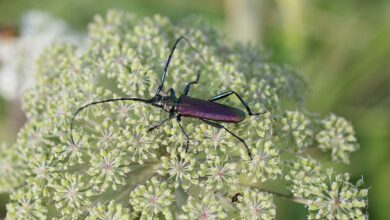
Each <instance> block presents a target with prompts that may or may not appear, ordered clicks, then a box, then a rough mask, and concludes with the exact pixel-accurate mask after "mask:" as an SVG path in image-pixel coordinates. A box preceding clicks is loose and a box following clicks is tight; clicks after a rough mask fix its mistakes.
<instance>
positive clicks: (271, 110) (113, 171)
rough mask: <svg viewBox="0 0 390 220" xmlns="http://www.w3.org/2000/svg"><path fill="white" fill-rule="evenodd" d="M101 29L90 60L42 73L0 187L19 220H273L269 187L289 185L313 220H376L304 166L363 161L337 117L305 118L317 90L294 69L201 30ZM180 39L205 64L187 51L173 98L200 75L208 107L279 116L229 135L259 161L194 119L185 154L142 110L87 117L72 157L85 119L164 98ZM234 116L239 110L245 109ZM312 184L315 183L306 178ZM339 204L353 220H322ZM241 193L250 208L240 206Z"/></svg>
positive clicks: (67, 53) (94, 34) (85, 55)
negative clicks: (316, 151)
mask: <svg viewBox="0 0 390 220" xmlns="http://www.w3.org/2000/svg"><path fill="white" fill-rule="evenodd" d="M89 30H90V31H89V38H90V44H89V47H88V48H87V49H86V50H78V49H77V48H75V47H73V46H71V45H53V46H52V47H51V48H48V49H47V50H46V51H45V53H44V54H42V56H41V57H40V59H39V60H38V62H37V69H38V70H37V85H36V86H35V88H33V89H31V90H30V91H29V92H28V93H27V94H26V95H25V99H24V109H25V111H26V114H27V115H28V118H29V121H28V123H27V125H26V126H25V127H24V128H23V129H22V130H21V131H20V133H19V137H18V141H17V143H16V147H15V148H12V149H11V148H9V149H10V150H9V151H1V152H0V162H1V164H2V166H1V167H0V168H1V169H4V170H7V169H8V171H7V172H8V173H10V175H7V176H0V181H1V182H5V183H7V184H6V185H5V186H7V187H4V189H2V191H8V192H11V193H12V196H11V202H10V203H9V204H8V206H7V207H8V215H7V217H8V219H20V218H25V217H26V216H28V215H30V216H34V217H35V218H53V217H56V218H69V216H71V217H72V218H86V217H88V218H91V219H99V218H102V216H110V217H113V218H114V217H116V218H141V219H150V218H166V219H176V218H179V217H180V218H182V219H192V218H196V217H197V218H206V217H207V218H208V219H218V218H237V219H238V218H247V219H251V218H256V219H270V218H274V217H275V213H276V212H277V210H276V207H275V205H274V204H273V201H272V200H273V195H272V194H275V195H278V194H277V193H273V192H272V191H270V190H267V191H265V190H262V189H261V188H260V189H259V187H261V185H262V184H263V183H265V182H268V181H271V180H279V181H284V182H285V183H286V185H287V187H288V189H290V191H291V192H292V194H293V196H291V197H290V199H291V200H292V201H299V202H301V203H303V204H304V205H306V207H308V209H309V211H310V214H309V218H312V217H313V216H314V217H315V218H316V217H317V216H319V217H328V218H329V217H330V218H339V219H343V218H344V217H345V215H343V214H340V213H344V212H349V211H352V212H353V213H354V214H353V215H354V216H353V217H356V218H367V215H366V213H365V209H366V208H367V202H366V197H367V190H365V189H358V188H360V187H361V185H360V184H358V185H357V186H354V185H352V184H350V183H349V182H348V181H349V178H347V176H346V175H344V176H340V175H336V177H335V180H334V178H333V177H332V176H333V174H332V175H331V174H329V181H331V185H330V186H331V187H330V188H329V187H327V186H328V185H326V183H324V181H325V177H327V176H328V175H327V172H326V171H325V170H324V169H323V168H322V167H321V166H320V165H319V164H317V162H316V161H314V159H310V160H308V159H304V158H303V156H305V155H307V154H308V151H306V149H308V148H316V147H318V148H320V149H323V150H327V151H331V152H332V154H331V155H332V159H333V160H336V161H341V162H348V156H349V153H351V152H352V151H353V150H356V149H355V148H353V150H350V148H348V146H350V144H352V145H353V146H356V145H355V139H353V137H354V136H353V135H354V133H353V130H352V128H351V126H350V125H349V123H344V121H345V120H344V119H342V118H340V117H336V116H333V115H331V116H330V117H329V118H326V119H324V120H322V121H321V120H319V119H318V117H317V116H315V115H314V114H312V113H307V112H306V110H305V109H304V108H303V107H302V101H303V97H304V92H305V91H304V90H305V83H304V81H303V80H302V78H301V77H299V75H298V74H297V73H296V72H295V71H294V70H293V69H292V68H290V67H286V66H278V65H275V64H270V63H268V61H267V60H266V59H265V58H264V57H263V56H262V52H261V50H259V49H258V48H256V47H253V46H243V45H239V44H233V45H232V43H230V42H228V41H226V39H224V38H223V37H222V36H221V35H220V34H219V33H218V32H216V31H215V30H214V29H212V28H211V27H209V26H208V25H207V24H206V23H205V22H203V21H201V20H199V19H194V18H190V19H188V20H183V21H182V22H180V23H178V24H172V22H171V21H170V20H168V19H167V18H165V17H161V16H154V17H152V18H144V19H138V18H135V17H134V16H132V15H129V14H126V13H123V12H119V11H110V12H109V13H108V15H107V17H106V18H103V17H99V16H98V17H96V19H95V22H94V23H92V24H91V25H90V26H89ZM180 35H186V36H187V37H188V38H189V39H190V41H191V42H192V44H193V45H194V47H195V48H196V50H197V51H199V52H200V53H201V54H202V56H203V57H204V58H205V61H203V60H202V59H201V57H200V56H199V54H197V53H196V52H194V51H193V50H192V49H191V48H190V47H188V46H186V45H185V44H184V43H183V44H180V45H179V46H178V49H177V51H176V52H175V55H174V59H173V61H172V64H171V66H170V70H169V74H168V76H167V80H166V84H165V86H166V88H165V91H167V89H168V88H169V87H172V88H174V89H175V90H176V91H179V92H180V91H183V89H184V86H185V84H186V82H189V81H191V80H193V79H194V78H195V76H196V72H198V71H200V72H201V78H200V82H199V83H198V84H196V85H194V86H193V88H192V90H191V93H193V94H194V96H196V97H200V98H204V99H208V98H210V97H211V96H212V95H214V94H218V93H221V92H224V91H227V90H234V91H236V92H238V93H240V94H242V96H243V97H244V99H245V100H247V102H248V103H249V104H250V106H251V108H252V109H253V111H254V112H263V111H265V110H267V112H266V113H265V114H262V115H259V116H253V117H247V118H246V119H245V120H244V121H243V122H241V123H239V124H228V125H226V126H227V127H228V128H229V129H231V130H232V131H234V133H236V134H237V135H238V136H240V137H242V138H243V139H244V140H245V141H246V143H247V144H248V146H249V147H250V149H251V152H252V154H253V160H250V159H249V156H248V154H247V152H246V150H245V148H244V146H243V145H242V143H241V142H239V141H238V140H237V139H235V138H234V137H233V136H231V135H228V134H226V132H223V131H220V130H218V129H216V128H214V127H211V126H208V125H205V124H202V123H201V122H200V121H199V120H195V119H184V120H183V126H184V128H185V130H186V131H187V132H188V134H190V137H191V141H190V152H189V153H185V152H184V147H185V144H186V139H185V136H184V135H183V134H182V132H181V130H180V127H179V125H178V124H177V123H176V122H175V121H172V122H169V123H166V124H164V126H163V127H162V128H159V129H157V130H156V131H154V132H153V133H147V132H146V131H147V129H148V128H150V127H151V126H153V125H155V124H157V123H158V122H159V121H161V120H162V119H164V118H166V117H167V114H166V113H163V112H161V110H159V109H157V108H154V107H152V106H147V105H145V104H140V103H133V102H120V103H119V102H116V103H109V104H103V105H98V106H93V107H90V108H87V109H86V110H85V111H83V112H82V113H81V114H79V115H78V116H77V117H76V121H77V123H76V126H75V128H76V129H75V131H74V136H75V139H76V145H73V144H72V143H71V142H70V138H69V135H70V133H69V130H70V119H71V117H72V115H73V113H74V112H75V111H76V109H77V108H79V107H80V106H82V105H84V104H87V103H89V102H91V101H95V100H103V99H106V98H113V97H145V96H146V97H150V96H151V95H153V94H154V92H155V91H156V89H157V86H158V82H159V78H160V77H161V72H162V66H163V65H164V62H165V60H166V59H167V56H168V54H169V52H170V46H171V45H172V42H173V41H174V40H175V39H176V38H177V37H178V36H180ZM248 60H249V61H251V62H248ZM195 94H196V95H195ZM283 100H290V102H291V103H290V104H289V105H288V106H293V107H292V108H294V109H296V110H294V111H292V110H291V109H288V108H287V107H286V105H285V104H284V102H283ZM226 103H227V104H229V105H233V106H239V105H240V102H239V101H238V100H236V99H235V98H232V99H229V100H227V102H226ZM329 125H330V126H329ZM332 129H334V130H332ZM334 138H337V141H336V142H335V141H332V140H333V139H334ZM329 143H330V144H329ZM324 146H326V147H324ZM286 155H287V156H289V157H288V160H287V159H285V158H286V157H285V156H286ZM10 157H15V159H12V160H10V159H8V158H10ZM179 158H180V159H179ZM312 160H313V161H314V162H312ZM3 164H4V165H3ZM313 164H314V165H313ZM9 167H12V168H13V171H14V172H9ZM302 171H307V173H314V174H316V175H310V176H307V177H306V176H305V175H306V172H304V173H301V172H302ZM1 173H2V172H1ZM297 173H298V174H299V175H296V174H297ZM284 176H287V177H286V178H283V177H284ZM302 176H303V177H306V178H302ZM312 178H314V179H312ZM12 181H13V182H12ZM324 184H325V185H324ZM334 184H336V185H335V186H334ZM345 186H348V187H345ZM299 187H303V188H299ZM338 189H340V190H338ZM336 191H337V192H339V193H340V195H339V196H338V197H337V198H338V199H345V200H343V201H342V202H341V203H340V204H342V205H339V200H337V205H338V206H337V207H336V208H338V207H340V209H337V210H341V211H340V212H336V213H334V212H325V213H324V212H323V209H321V208H322V207H329V210H334V207H333V208H332V206H331V205H329V204H332V201H333V202H334V201H335V200H334V199H335V196H334V195H336V196H337V195H338V194H337V193H335V192H336ZM238 192H241V194H242V197H239V199H238V200H239V201H238V203H232V202H231V198H232V196H233V195H235V194H236V193H238ZM328 192H331V193H330V194H328ZM323 194H324V195H330V197H326V198H325V197H323V196H322V195H323ZM344 201H345V205H344ZM52 204H54V206H53V205H52ZM327 205H328V206H327ZM318 207H320V208H318ZM248 213H252V214H251V215H248Z"/></svg>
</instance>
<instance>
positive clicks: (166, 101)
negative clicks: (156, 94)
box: [159, 96, 178, 112]
mask: <svg viewBox="0 0 390 220" xmlns="http://www.w3.org/2000/svg"><path fill="white" fill-rule="evenodd" d="M177 103H178V100H177V98H175V97H172V96H163V97H162V99H161V101H160V103H159V104H160V106H161V108H162V109H164V111H166V112H171V111H172V110H174V109H175V107H176V105H177Z"/></svg>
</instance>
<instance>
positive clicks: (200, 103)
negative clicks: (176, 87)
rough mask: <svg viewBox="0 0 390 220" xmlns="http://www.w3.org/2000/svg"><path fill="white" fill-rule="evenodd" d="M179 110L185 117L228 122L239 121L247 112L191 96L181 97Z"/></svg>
mask: <svg viewBox="0 0 390 220" xmlns="http://www.w3.org/2000/svg"><path fill="white" fill-rule="evenodd" d="M177 112H178V113H179V114H180V115H183V116H184V117H193V118H201V119H208V120H213V121H221V122H228V123H238V122H240V121H242V120H244V118H245V112H243V111H241V110H240V109H238V108H234V107H230V106H226V105H222V104H219V103H216V102H210V101H206V100H202V99H197V98H192V97H189V96H181V97H180V99H179V104H178V107H177Z"/></svg>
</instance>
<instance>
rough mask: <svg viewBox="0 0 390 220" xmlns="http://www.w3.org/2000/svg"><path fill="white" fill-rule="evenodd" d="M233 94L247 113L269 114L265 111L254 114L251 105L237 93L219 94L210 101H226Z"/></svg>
mask: <svg viewBox="0 0 390 220" xmlns="http://www.w3.org/2000/svg"><path fill="white" fill-rule="evenodd" d="M232 94H234V95H236V96H237V98H238V99H239V100H240V102H241V103H242V105H243V106H245V108H246V111H247V112H248V114H249V115H261V114H264V113H266V112H267V111H264V112H260V113H252V110H251V108H250V107H249V105H248V104H247V103H246V102H245V101H244V99H242V98H241V96H240V95H239V94H238V93H237V92H235V91H228V92H224V93H221V94H219V95H216V96H214V97H212V98H211V99H209V101H211V102H215V101H217V100H220V99H224V98H226V97H228V96H230V95H232Z"/></svg>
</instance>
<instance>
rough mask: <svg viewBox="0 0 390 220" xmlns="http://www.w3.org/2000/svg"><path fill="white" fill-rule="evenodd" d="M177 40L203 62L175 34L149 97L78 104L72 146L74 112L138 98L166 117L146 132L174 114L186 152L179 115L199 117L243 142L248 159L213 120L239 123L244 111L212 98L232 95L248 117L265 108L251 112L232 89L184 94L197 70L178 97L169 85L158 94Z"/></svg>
mask: <svg viewBox="0 0 390 220" xmlns="http://www.w3.org/2000/svg"><path fill="white" fill-rule="evenodd" d="M181 40H184V41H185V42H187V44H188V45H189V46H190V47H191V49H192V50H194V51H196V52H197V53H198V54H199V55H200V57H201V59H202V60H203V61H205V59H204V58H203V57H202V56H201V54H200V53H199V52H198V51H197V50H196V49H195V48H194V47H193V46H192V45H191V43H190V41H189V40H188V39H187V38H186V37H184V36H181V37H179V38H178V39H177V40H176V42H175V44H174V45H173V47H172V50H171V53H170V54H169V57H168V60H167V62H166V64H165V67H164V72H163V75H162V78H161V83H160V85H159V87H158V88H157V92H156V94H155V95H154V96H153V97H152V98H150V99H142V98H128V97H124V98H115V99H106V100H102V101H95V102H91V103H89V104H86V105H84V106H82V107H80V108H79V109H77V110H76V112H75V113H74V114H73V116H72V120H71V123H70V138H71V142H72V144H73V145H74V146H76V144H75V142H74V139H73V124H74V119H75V117H76V116H77V114H79V113H80V112H81V111H82V110H83V109H85V108H87V107H89V106H92V105H97V104H102V103H107V102H116V101H138V102H144V103H146V104H149V105H153V106H156V107H158V108H161V109H163V110H164V111H166V112H168V113H169V117H168V118H166V119H164V120H162V121H161V122H160V123H158V124H157V125H154V126H153V127H151V128H149V129H148V132H151V131H153V130H154V129H156V128H158V127H160V126H161V125H162V124H164V123H165V122H167V121H169V120H171V119H173V118H174V117H175V116H176V120H177V122H178V124H179V126H180V129H181V131H182V132H183V134H184V135H185V137H186V139H187V143H186V149H185V152H186V153H187V152H188V149H189V143H190V139H189V137H188V135H187V133H186V131H185V130H184V128H183V126H182V124H181V118H182V117H191V118H199V119H200V120H202V121H203V122H205V123H206V124H208V125H211V126H213V127H216V128H218V129H224V130H225V131H227V132H229V133H230V134H231V135H233V136H234V137H235V138H237V139H238V140H239V141H241V142H242V143H243V144H244V146H245V148H246V151H247V153H248V155H249V158H250V159H251V160H252V153H251V151H250V150H249V147H248V145H247V144H246V143H245V141H244V140H243V139H242V138H240V137H239V136H237V135H236V134H234V133H233V132H232V131H230V130H229V129H227V128H226V127H225V126H223V125H221V124H218V123H217V122H226V123H239V122H241V121H242V120H244V119H245V112H243V111H242V110H240V109H238V108H234V107H231V106H227V105H223V104H219V103H216V102H215V101H217V100H220V99H223V98H226V97H228V96H230V95H233V94H234V95H236V96H237V98H238V99H239V100H240V101H241V103H242V105H244V107H245V108H246V111H247V113H248V114H249V115H250V116H254V115H260V114H263V113H265V112H266V111H264V112H262V113H252V111H251V109H250V107H249V106H248V104H247V103H246V102H245V101H244V100H243V99H242V98H241V96H240V95H239V94H238V93H236V92H235V91H227V92H224V93H221V94H219V95H216V96H214V97H212V98H211V99H209V100H202V99H198V98H193V97H190V96H188V93H189V91H190V87H191V85H193V84H196V83H198V81H199V77H200V72H199V71H198V73H197V77H196V80H195V81H191V82H189V83H188V84H187V85H186V87H185V89H184V92H183V95H181V96H179V97H178V98H177V97H176V94H175V90H173V89H172V88H170V89H169V90H168V95H166V96H163V95H160V92H161V90H162V89H163V87H164V81H165V77H166V75H167V72H168V67H169V64H170V63H171V59H172V55H173V52H174V51H175V49H176V46H177V45H178V44H179V42H180V41H181Z"/></svg>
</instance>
